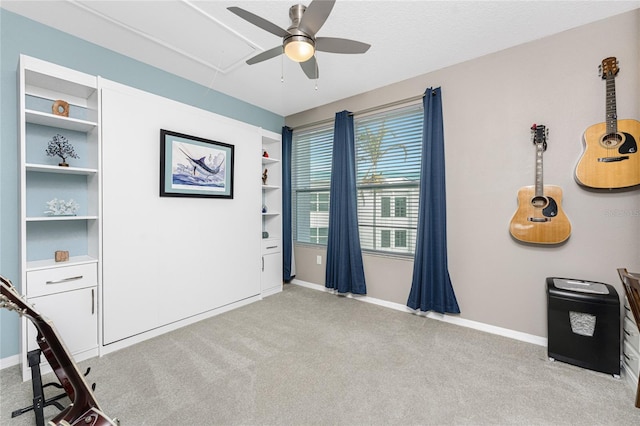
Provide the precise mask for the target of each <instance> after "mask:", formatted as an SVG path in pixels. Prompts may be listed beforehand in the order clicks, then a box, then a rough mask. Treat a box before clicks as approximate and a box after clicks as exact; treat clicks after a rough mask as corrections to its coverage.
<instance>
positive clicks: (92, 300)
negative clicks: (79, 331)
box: [91, 289, 96, 315]
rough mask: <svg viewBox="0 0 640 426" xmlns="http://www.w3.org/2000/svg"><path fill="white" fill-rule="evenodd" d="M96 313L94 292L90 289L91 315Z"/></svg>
mask: <svg viewBox="0 0 640 426" xmlns="http://www.w3.org/2000/svg"><path fill="white" fill-rule="evenodd" d="M95 313H96V297H95V290H94V289H91V315H93V314H95Z"/></svg>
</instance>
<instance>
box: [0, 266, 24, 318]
mask: <svg viewBox="0 0 640 426" xmlns="http://www.w3.org/2000/svg"><path fill="white" fill-rule="evenodd" d="M0 308H5V309H8V310H10V311H16V312H17V313H19V314H20V315H25V314H26V313H27V308H28V307H27V306H26V305H25V303H24V301H23V300H22V298H21V297H20V295H19V294H18V292H17V291H16V289H15V287H14V286H13V284H11V281H9V280H8V279H6V278H5V277H3V276H2V275H0Z"/></svg>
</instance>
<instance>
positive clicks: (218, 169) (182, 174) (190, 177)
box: [172, 142, 225, 189]
mask: <svg viewBox="0 0 640 426" xmlns="http://www.w3.org/2000/svg"><path fill="white" fill-rule="evenodd" d="M174 144H175V148H177V149H178V151H179V152H181V153H182V156H179V157H178V158H176V156H174V167H173V173H172V181H173V184H174V185H187V186H198V187H209V188H211V189H215V188H224V186H225V153H224V152H223V151H219V150H215V149H210V148H209V149H207V151H209V152H208V154H207V155H204V156H200V155H192V154H191V153H190V152H189V150H188V149H187V148H186V147H185V146H184V144H181V143H178V142H174ZM182 160H184V162H183V161H182Z"/></svg>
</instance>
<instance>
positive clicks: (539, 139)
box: [531, 123, 549, 151]
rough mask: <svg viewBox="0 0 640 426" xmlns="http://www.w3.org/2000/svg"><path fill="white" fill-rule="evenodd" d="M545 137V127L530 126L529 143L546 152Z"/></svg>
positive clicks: (547, 131) (546, 133)
mask: <svg viewBox="0 0 640 426" xmlns="http://www.w3.org/2000/svg"><path fill="white" fill-rule="evenodd" d="M547 137H549V129H547V126H545V125H544V124H535V123H534V124H533V126H531V141H532V142H533V144H534V145H536V146H537V147H542V150H543V151H546V150H547Z"/></svg>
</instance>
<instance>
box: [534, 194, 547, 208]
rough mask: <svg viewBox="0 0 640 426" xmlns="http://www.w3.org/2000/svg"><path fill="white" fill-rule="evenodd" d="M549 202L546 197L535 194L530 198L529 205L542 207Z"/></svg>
mask: <svg viewBox="0 0 640 426" xmlns="http://www.w3.org/2000/svg"><path fill="white" fill-rule="evenodd" d="M547 204H549V201H548V200H547V197H543V196H537V197H533V198H532V199H531V205H532V206H533V207H535V208H539V209H543V208H545V207H546V206H547Z"/></svg>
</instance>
